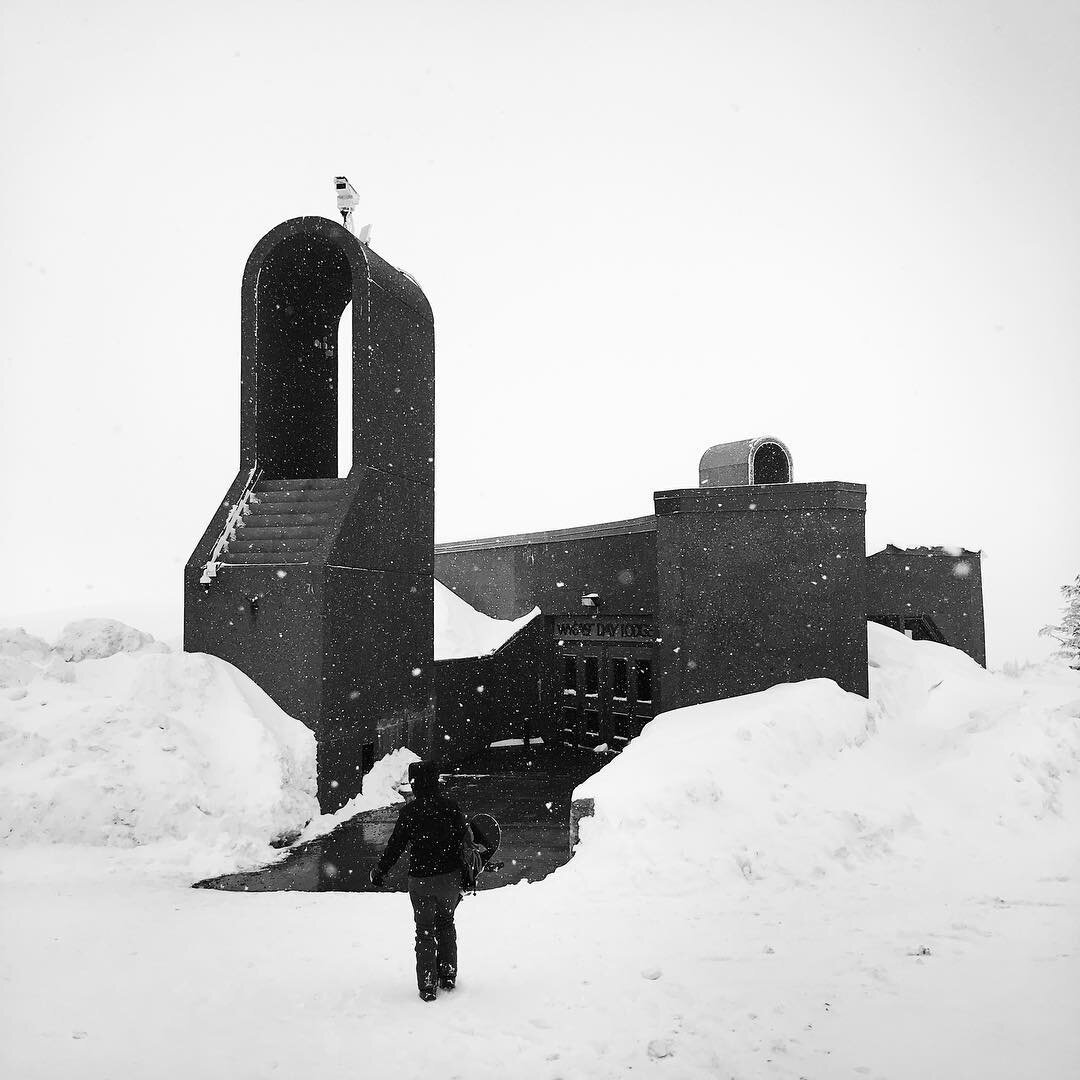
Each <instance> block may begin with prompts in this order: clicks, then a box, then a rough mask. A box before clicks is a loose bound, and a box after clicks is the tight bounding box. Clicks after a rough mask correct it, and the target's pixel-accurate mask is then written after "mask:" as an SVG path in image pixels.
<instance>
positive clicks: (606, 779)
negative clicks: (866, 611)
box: [570, 624, 1080, 892]
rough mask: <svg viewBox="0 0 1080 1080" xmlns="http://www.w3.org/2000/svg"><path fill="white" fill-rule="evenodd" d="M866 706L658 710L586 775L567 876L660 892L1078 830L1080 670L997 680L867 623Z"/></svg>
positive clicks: (791, 691)
mask: <svg viewBox="0 0 1080 1080" xmlns="http://www.w3.org/2000/svg"><path fill="white" fill-rule="evenodd" d="M869 649H870V674H871V692H870V700H869V701H866V700H864V699H863V698H860V697H858V696H857V695H854V694H849V693H846V692H844V691H842V690H841V689H840V688H839V687H838V686H836V684H835V683H833V682H831V681H829V680H824V679H817V680H811V681H808V682H802V683H790V684H782V685H779V686H775V687H772V688H771V689H769V690H766V691H764V692H763V693H759V694H751V695H747V696H745V697H740V698H730V699H727V700H724V701H718V702H710V703H707V704H704V705H697V706H693V707H691V708H686V709H678V710H675V711H673V712H669V713H666V714H662V715H660V716H657V717H656V718H655V719H654V720H653V721H651V722H650V723H649V724H648V725H647V726H646V728H645V730H644V731H643V732H642V734H641V736H640V737H639V738H638V739H636V740H634V742H632V743H631V744H630V745H629V746H628V747H627V749H626V750H625V751H624V752H623V753H622V754H621V755H620V756H619V757H618V758H616V759H615V760H613V761H612V762H610V763H609V764H608V765H607V766H605V768H604V769H602V770H601V771H600V772H598V773H596V774H595V775H594V776H592V777H590V778H589V779H588V780H586V781H585V782H584V783H583V784H582V785H580V786H579V787H578V789H577V790H576V791H575V793H574V798H575V800H580V799H592V800H593V802H594V813H593V816H592V817H586V818H584V819H583V820H582V821H581V825H580V837H581V844H580V848H579V852H578V855H577V856H576V857H575V859H574V861H573V862H572V863H571V864H570V866H571V868H574V867H575V864H576V869H575V870H574V872H575V873H579V874H588V875H593V876H598V877H600V878H606V877H608V876H612V875H621V876H622V878H624V879H625V878H627V877H628V876H629V877H630V878H631V879H632V881H633V883H634V885H635V886H636V887H638V888H642V889H646V890H651V891H654V892H663V891H667V890H670V889H677V890H681V889H685V888H686V887H687V883H688V882H693V881H698V882H699V883H700V884H702V885H703V886H704V885H708V884H712V885H715V884H716V881H717V879H718V878H719V879H721V880H723V879H735V880H737V879H738V878H739V877H741V878H743V879H745V880H746V881H750V882H759V881H767V880H771V881H773V882H786V883H788V884H795V885H805V884H813V883H814V882H815V881H817V880H820V879H822V878H826V877H831V876H834V875H836V874H837V873H841V874H843V873H851V872H855V871H866V872H871V871H873V872H887V870H888V866H889V865H890V864H893V865H895V862H896V860H900V861H902V862H912V861H915V862H919V863H922V862H923V861H925V860H927V859H931V860H936V861H939V862H940V863H941V864H942V865H943V866H947V865H949V864H950V863H956V862H957V860H956V852H957V851H958V850H959V851H963V852H964V853H965V856H968V857H972V858H975V859H982V860H983V861H984V862H986V861H992V860H993V859H995V858H1000V845H1001V844H1002V842H1003V841H1005V840H1006V839H1007V840H1009V841H1011V844H1010V846H1011V847H1013V848H1016V847H1020V848H1023V846H1024V845H1025V844H1027V843H1034V842H1036V841H1037V842H1038V843H1039V844H1041V845H1044V846H1045V844H1048V843H1050V844H1054V843H1061V844H1067V843H1070V842H1071V841H1069V839H1068V838H1069V836H1070V830H1075V828H1076V826H1077V825H1080V719H1078V718H1080V676H1078V677H1077V679H1076V680H1070V679H1068V678H1067V677H1064V676H1062V675H1061V674H1060V673H1059V675H1058V677H1057V678H1055V679H1054V680H1025V679H1022V678H1016V677H1006V676H1001V675H993V674H990V673H988V672H986V671H984V670H983V669H982V668H981V667H979V665H978V664H976V663H975V662H974V661H972V660H970V659H969V658H968V657H967V656H965V655H964V654H963V653H960V652H958V651H957V650H955V649H951V648H948V647H946V646H941V645H937V644H934V643H932V642H913V641H909V640H908V639H907V638H906V637H905V636H904V635H903V634H898V633H896V632H895V631H892V630H889V629H887V628H885V627H881V626H876V625H874V624H871V625H870V627H869Z"/></svg>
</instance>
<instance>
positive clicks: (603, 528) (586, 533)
mask: <svg viewBox="0 0 1080 1080" xmlns="http://www.w3.org/2000/svg"><path fill="white" fill-rule="evenodd" d="M647 532H656V519H655V518H654V517H653V516H652V515H651V514H650V515H649V516H648V517H639V518H627V519H626V520H624V521H605V522H603V523H602V524H600V525H574V526H571V527H570V528H567V529H548V530H547V531H546V532H531V533H515V534H513V535H509V536H488V537H485V538H484V539H481V540H455V541H453V542H451V543H445V544H436V545H435V554H436V555H449V554H451V553H453V552H455V551H483V550H486V549H488V548H506V547H525V546H527V545H530V544H557V543H560V542H561V541H563V540H588V539H591V538H592V537H599V536H626V535H627V534H628V533H647ZM435 576H436V577H438V576H439V574H438V570H436V572H435Z"/></svg>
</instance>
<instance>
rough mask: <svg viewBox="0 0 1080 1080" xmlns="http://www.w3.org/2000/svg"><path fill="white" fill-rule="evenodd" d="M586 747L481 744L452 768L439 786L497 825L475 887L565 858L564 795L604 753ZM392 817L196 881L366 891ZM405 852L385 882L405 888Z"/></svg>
mask: <svg viewBox="0 0 1080 1080" xmlns="http://www.w3.org/2000/svg"><path fill="white" fill-rule="evenodd" d="M607 760H608V758H607V755H599V754H595V753H592V752H591V751H587V750H570V749H566V748H551V749H547V748H545V747H538V746H534V747H531V748H529V749H525V748H524V747H505V748H499V749H494V750H488V751H486V752H485V753H484V754H483V755H482V756H480V757H477V758H474V759H473V760H471V761H469V762H467V763H466V764H463V765H460V766H457V767H456V768H455V769H454V770H453V771H452V772H449V773H445V774H443V787H444V789H445V790H446V793H447V794H448V795H449V796H450V797H451V798H452V799H454V800H455V801H456V802H457V803H458V804H459V805H460V806H461V809H462V810H463V811H464V812H465V815H466V817H472V816H473V815H475V814H481V813H483V814H491V815H493V816H494V817H495V818H496V820H497V821H498V822H499V824H500V825H501V826H502V844H501V845H500V847H499V851H498V853H497V854H496V856H495V859H494V862H495V863H501V864H502V867H501V869H499V870H497V871H495V872H487V873H484V874H482V875H481V876H480V879H479V881H478V883H477V888H478V889H481V890H483V889H497V888H499V887H500V886H502V885H513V884H516V883H517V882H519V881H539V880H540V879H541V878H544V877H547V875H548V874H550V873H551V872H552V871H553V870H555V869H557V868H558V867H560V866H562V865H563V864H564V863H566V862H568V861H569V858H570V796H571V794H572V793H573V790H574V788H575V787H577V785H578V784H580V783H581V782H582V781H583V780H584V779H585V778H586V777H587V776H591V775H592V774H593V773H594V772H596V771H597V769H599V768H600V767H601V766H602V765H603V764H604V763H605V762H606V761H607ZM395 821H397V807H387V808H386V809H383V810H371V811H368V812H366V813H363V814H360V815H358V816H357V817H355V818H353V819H352V820H351V821H350V822H348V823H347V824H345V825H341V826H339V827H338V828H337V829H335V830H334V831H333V832H332V833H330V834H329V835H328V836H322V837H319V838H318V839H317V840H312V841H310V842H309V843H306V844H301V845H298V846H297V847H296V848H295V849H294V850H292V851H290V852H289V854H288V855H287V856H286V858H285V859H283V860H282V861H281V862H279V863H275V864H274V865H273V866H270V867H266V868H265V869H263V870H254V871H250V872H247V873H242V874H226V875H225V876H224V877H218V878H211V879H209V880H207V881H200V882H198V883H196V886H195V887H196V888H202V889H225V890H228V891H233V892H281V891H288V890H292V891H299V892H368V891H373V887H372V885H371V883H370V882H369V881H368V873H369V871H370V870H371V868H372V867H373V866H374V865H375V863H376V862H377V861H378V859H379V856H380V855H381V854H382V852H383V849H384V848H385V847H386V841H387V840H388V839H389V838H390V833H391V832H392V831H393V828H394V822H395ZM407 871H408V856H407V855H406V856H402V858H401V859H399V860H398V863H397V865H396V866H395V867H394V869H393V870H392V871H391V873H390V875H389V876H388V877H387V879H386V884H385V885H384V886H383V888H384V889H390V890H396V891H398V892H404V891H405V889H406V887H407Z"/></svg>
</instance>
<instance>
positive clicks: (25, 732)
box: [0, 620, 318, 865]
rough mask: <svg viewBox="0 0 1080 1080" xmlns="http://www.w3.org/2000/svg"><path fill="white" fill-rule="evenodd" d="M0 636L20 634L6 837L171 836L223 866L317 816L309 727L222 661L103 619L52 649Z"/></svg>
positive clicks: (12, 681)
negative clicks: (166, 646) (218, 858)
mask: <svg viewBox="0 0 1080 1080" xmlns="http://www.w3.org/2000/svg"><path fill="white" fill-rule="evenodd" d="M0 641H5V642H21V643H22V644H21V647H20V649H19V651H18V653H17V655H14V656H12V655H7V656H5V657H3V659H4V660H5V661H8V662H10V665H15V666H14V667H12V666H9V667H8V669H7V671H6V678H7V680H8V687H9V688H8V689H7V691H6V693H4V694H0V839H3V840H4V841H6V842H7V843H8V844H12V843H16V844H27V843H34V842H46V843H64V844H77V845H104V846H113V847H134V846H140V845H150V844H154V843H156V842H159V841H181V842H183V843H185V844H188V845H189V846H191V847H192V849H193V850H195V849H200V850H203V851H207V850H214V851H216V852H218V853H221V854H222V855H223V858H224V860H225V861H224V865H235V864H237V862H242V863H247V862H254V861H261V860H265V859H266V858H267V857H268V855H269V854H270V852H269V850H268V848H267V844H268V843H269V842H270V841H272V840H275V839H276V838H279V837H281V836H285V835H294V834H296V833H298V832H299V831H300V830H301V829H302V828H303V827H304V826H305V825H306V824H307V822H308V821H310V820H311V818H312V817H313V816H315V815H316V814H317V813H318V806H317V803H316V798H315V791H316V785H315V739H314V736H313V735H312V733H311V732H310V731H309V730H308V729H307V728H306V727H304V725H303V724H301V723H300V722H299V721H297V720H294V719H293V718H292V717H290V716H288V715H286V714H285V713H284V712H282V710H281V709H280V708H279V707H278V706H277V705H276V704H275V703H274V702H273V701H272V700H271V699H270V698H269V697H268V696H267V695H266V694H265V693H264V692H263V691H262V690H260V689H259V687H258V686H256V685H255V683H253V682H252V681H251V680H250V679H249V678H248V677H247V676H246V675H244V674H243V673H241V672H240V671H238V670H237V669H236V668H234V667H232V666H231V665H230V664H228V663H226V662H225V661H223V660H219V659H217V658H215V657H211V656H206V655H203V654H186V653H171V652H162V651H156V650H157V649H158V648H159V646H157V644H156V643H155V642H154V640H153V639H152V638H151V637H150V636H149V635H146V634H142V633H141V632H139V631H137V630H133V629H132V628H130V627H125V626H123V624H118V623H115V622H112V621H110V620H88V621H87V622H84V623H80V624H74V625H73V626H71V627H68V629H67V630H65V632H64V635H63V637H62V638H61V641H60V642H59V643H58V646H57V652H52V653H46V654H43V653H42V651H41V648H40V644H39V643H38V642H36V641H33V640H30V641H24V640H23V639H22V638H19V637H17V636H16V634H13V632H11V631H0ZM101 651H109V652H110V655H108V656H106V657H105V658H104V659H93V658H92V657H93V656H94V655H95V653H96V652H101ZM65 653H67V654H69V655H71V656H72V657H73V658H79V659H80V662H79V663H64V662H62V661H61V660H60V659H59V656H60V655H63V654H65Z"/></svg>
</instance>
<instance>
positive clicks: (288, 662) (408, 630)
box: [184, 217, 435, 811]
mask: <svg viewBox="0 0 1080 1080" xmlns="http://www.w3.org/2000/svg"><path fill="white" fill-rule="evenodd" d="M350 303H351V304H352V313H351V329H352V356H351V366H346V367H342V366H341V365H340V364H339V358H338V326H339V321H340V320H341V317H342V313H343V312H344V311H345V309H346V307H347V306H348V305H349V304H350ZM343 359H344V358H343ZM434 363H435V347H434V330H433V322H432V314H431V307H430V306H429V304H428V302H427V299H426V297H425V296H424V294H423V292H422V291H421V290H420V288H419V286H418V285H417V284H416V282H415V281H413V280H412V279H411V278H410V277H409V276H408V275H407V274H404V273H402V272H401V271H400V270H397V269H395V268H394V267H393V266H391V265H390V264H389V263H387V262H386V261H385V260H383V259H381V258H380V257H379V256H378V255H376V254H375V253H374V252H373V251H372V250H371V249H370V248H369V247H368V246H367V245H366V244H364V243H362V242H361V241H360V240H358V239H357V237H356V236H354V235H353V234H352V233H351V232H350V231H349V230H348V229H346V228H344V227H343V226H341V225H339V224H337V223H336V222H334V221H331V220H328V219H325V218H318V217H302V218H294V219H292V220H291V221H286V222H284V223H283V224H281V225H279V226H277V228H275V229H273V230H271V231H270V232H269V233H268V234H267V235H266V236H264V237H263V239H262V240H260V241H259V243H258V244H257V245H256V246H255V249H254V251H252V253H251V255H250V257H249V258H248V262H247V267H246V269H245V271H244V280H243V289H242V297H241V404H240V467H239V470H238V472H237V474H236V479H235V480H234V481H233V483H232V486H231V487H230V488H229V490H228V492H227V493H226V495H225V497H224V499H223V500H222V502H221V504H220V506H219V507H218V509H217V511H216V512H215V513H214V516H213V518H212V520H211V522H210V525H209V527H208V528H207V530H206V532H205V533H204V534H203V537H202V540H200V542H199V545H198V547H196V549H195V551H194V553H193V555H192V556H191V558H190V560H189V561H188V564H187V567H186V568H185V575H184V647H185V649H187V650H188V651H189V652H208V653H213V654H214V655H216V656H220V657H222V658H224V659H226V660H228V661H230V662H231V663H233V664H235V665H236V666H237V667H239V668H240V669H241V670H243V671H245V672H246V673H247V674H248V675H250V676H251V677H252V678H253V679H254V680H255V681H256V682H257V683H258V684H259V685H260V686H261V687H262V688H263V689H264V690H266V691H267V693H269V694H270V696H271V697H272V698H273V699H274V700H275V701H276V702H277V703H278V704H279V705H280V706H281V707H282V708H283V709H284V710H285V711H286V712H288V713H290V714H291V715H293V716H295V717H297V718H298V719H299V720H302V721H303V722H304V723H305V724H307V725H308V727H310V728H311V729H312V730H313V731H314V733H315V735H316V738H317V740H318V746H319V801H320V803H321V805H322V807H323V809H324V810H326V811H329V810H333V809H336V808H337V807H338V806H340V805H342V804H343V803H345V802H346V801H347V800H348V799H350V798H351V797H352V796H353V795H355V794H357V793H358V792H359V790H360V785H361V778H362V775H363V773H364V771H366V769H367V768H369V767H370V765H371V763H372V762H373V761H374V760H375V758H376V757H377V756H381V755H382V754H384V753H388V752H389V751H390V750H393V749H395V748H397V747H399V746H409V747H410V748H411V749H413V750H414V751H416V752H417V753H419V754H422V755H424V754H427V753H428V752H430V749H431V747H430V745H429V743H430V740H431V732H432V723H433V719H434V708H433V698H432V687H433V681H432V678H433V628H432V548H433V534H434V470H435V461H434V457H435V450H434V434H435V431H434V428H435V422H434V410H435V400H434V399H435V370H434ZM349 372H351V382H352V425H351V426H352V438H351V446H352V466H351V468H350V469H349V470H348V474H347V475H346V476H339V468H338V416H339V411H338V395H339V393H342V392H347V391H344V390H343V387H342V386H341V385H339V384H341V383H345V382H346V380H345V378H343V377H342V376H343V375H345V374H347V373H349Z"/></svg>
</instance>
